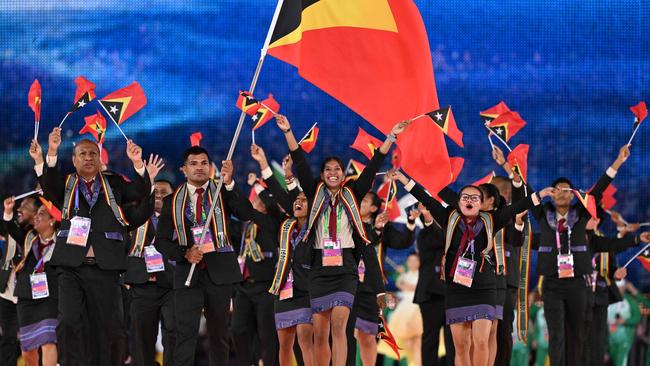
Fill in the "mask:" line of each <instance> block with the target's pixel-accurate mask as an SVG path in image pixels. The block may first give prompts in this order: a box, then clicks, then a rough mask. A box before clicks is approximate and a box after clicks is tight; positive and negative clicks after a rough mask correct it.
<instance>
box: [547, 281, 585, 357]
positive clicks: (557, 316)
mask: <svg viewBox="0 0 650 366" xmlns="http://www.w3.org/2000/svg"><path fill="white" fill-rule="evenodd" d="M587 291H591V288H588V287H587V285H586V283H585V280H584V278H582V277H578V278H568V279H557V278H545V279H544V284H543V289H542V300H543V301H544V315H545V316H546V324H547V325H548V335H549V341H548V343H549V345H548V346H549V349H548V354H549V359H550V364H551V366H565V365H567V366H569V365H582V362H583V347H584V342H585V339H586V335H585V334H584V329H585V321H586V320H585V316H586V314H585V313H586V311H585V310H586V307H587V300H588V295H589V294H588V293H587Z"/></svg>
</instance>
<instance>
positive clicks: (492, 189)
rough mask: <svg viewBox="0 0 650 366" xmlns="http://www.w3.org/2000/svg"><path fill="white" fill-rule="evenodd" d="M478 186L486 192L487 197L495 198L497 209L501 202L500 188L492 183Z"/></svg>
mask: <svg viewBox="0 0 650 366" xmlns="http://www.w3.org/2000/svg"><path fill="white" fill-rule="evenodd" d="M478 188H479V189H480V190H481V191H482V192H485V195H486V196H487V198H494V208H495V209H497V208H499V207H500V204H501V195H500V194H499V189H498V188H497V186H495V185H494V184H492V183H483V184H481V185H480V186H478Z"/></svg>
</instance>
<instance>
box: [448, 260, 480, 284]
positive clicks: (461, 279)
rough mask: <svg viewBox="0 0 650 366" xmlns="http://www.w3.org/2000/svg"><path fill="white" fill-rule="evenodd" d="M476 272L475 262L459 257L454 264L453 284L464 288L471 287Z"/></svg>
mask: <svg viewBox="0 0 650 366" xmlns="http://www.w3.org/2000/svg"><path fill="white" fill-rule="evenodd" d="M475 270H476V261H474V260H471V259H467V258H463V257H460V258H458V263H457V264H456V272H454V278H453V282H454V283H457V284H459V285H462V286H465V287H472V282H474V271H475Z"/></svg>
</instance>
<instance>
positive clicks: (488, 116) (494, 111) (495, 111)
mask: <svg viewBox="0 0 650 366" xmlns="http://www.w3.org/2000/svg"><path fill="white" fill-rule="evenodd" d="M509 111H510V108H508V106H507V105H506V103H504V102H503V101H500V102H499V104H497V105H495V106H493V107H490V108H488V109H486V110H484V111H482V112H481V113H480V115H481V119H482V120H483V123H484V124H485V125H486V126H487V125H488V124H490V122H492V121H493V120H494V119H495V118H497V117H499V116H500V115H502V114H503V113H505V112H509Z"/></svg>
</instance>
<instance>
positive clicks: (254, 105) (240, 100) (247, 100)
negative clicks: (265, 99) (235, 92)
mask: <svg viewBox="0 0 650 366" xmlns="http://www.w3.org/2000/svg"><path fill="white" fill-rule="evenodd" d="M235 105H236V106H237V108H239V109H241V110H242V111H243V112H244V113H246V114H248V115H249V116H252V115H254V114H255V113H257V110H258V109H259V108H260V102H259V101H258V100H257V99H255V98H254V97H253V96H252V95H251V93H249V92H247V91H240V92H239V96H238V97H237V102H235Z"/></svg>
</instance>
